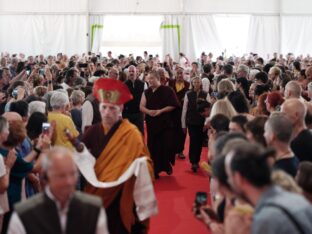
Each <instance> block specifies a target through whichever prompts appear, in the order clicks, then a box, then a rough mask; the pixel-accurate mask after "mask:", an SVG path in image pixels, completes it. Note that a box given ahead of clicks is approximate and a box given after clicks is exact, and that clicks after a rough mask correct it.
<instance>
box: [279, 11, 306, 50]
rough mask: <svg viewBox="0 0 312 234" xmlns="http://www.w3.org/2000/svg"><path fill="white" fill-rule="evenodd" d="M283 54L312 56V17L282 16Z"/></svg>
mask: <svg viewBox="0 0 312 234" xmlns="http://www.w3.org/2000/svg"><path fill="white" fill-rule="evenodd" d="M281 24H282V25H281V27H282V28H281V31H282V34H281V37H282V38H283V41H282V51H281V52H282V53H284V54H285V53H288V52H293V53H294V54H296V55H300V54H303V55H307V54H309V53H310V54H312V43H311V35H312V16H282V20H281Z"/></svg>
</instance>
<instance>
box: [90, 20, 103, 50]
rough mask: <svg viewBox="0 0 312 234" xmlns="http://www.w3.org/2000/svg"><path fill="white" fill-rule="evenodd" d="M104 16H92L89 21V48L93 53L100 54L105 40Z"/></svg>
mask: <svg viewBox="0 0 312 234" xmlns="http://www.w3.org/2000/svg"><path fill="white" fill-rule="evenodd" d="M103 27H104V16H102V15H91V16H90V21H89V43H90V45H89V48H91V51H92V52H93V53H98V52H99V51H100V48H101V42H102V39H103Z"/></svg>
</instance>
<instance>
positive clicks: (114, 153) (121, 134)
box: [85, 119, 153, 233]
mask: <svg viewBox="0 0 312 234" xmlns="http://www.w3.org/2000/svg"><path fill="white" fill-rule="evenodd" d="M142 156H147V157H149V160H148V162H149V164H148V167H149V172H150V175H151V176H152V177H153V165H152V161H151V159H150V153H149V151H148V149H147V147H146V145H145V144H144V140H143V136H142V134H141V133H140V132H139V130H138V129H137V128H136V127H135V126H134V125H132V124H130V123H129V121H128V120H126V119H125V120H122V122H121V124H120V126H119V127H118V129H117V130H116V132H115V133H114V134H113V136H112V137H111V139H110V140H109V142H108V144H107V145H106V147H105V148H104V150H103V151H102V153H101V155H100V156H99V157H98V159H97V160H96V163H95V166H94V170H95V173H96V175H97V178H98V180H99V181H102V182H111V181H115V180H117V179H118V178H119V177H120V176H121V175H122V174H123V173H124V172H125V171H126V170H127V169H128V167H129V166H130V165H131V163H132V162H133V161H134V160H135V159H136V158H138V157H142ZM134 183H135V178H134V177H132V178H131V179H130V180H128V181H127V182H125V183H124V184H122V185H120V186H117V187H114V188H110V189H99V188H95V187H92V186H91V185H89V184H88V185H87V186H86V188H85V191H86V192H87V193H90V194H94V195H97V196H100V197H101V198H102V199H103V204H104V207H105V208H107V207H109V205H110V204H111V203H112V202H113V201H114V199H115V198H116V196H117V195H118V194H119V192H121V198H120V215H121V219H122V221H123V224H124V225H125V227H126V228H127V230H128V231H129V233H130V230H131V226H132V225H133V224H134V222H135V216H134V213H133V207H134V202H133V189H134Z"/></svg>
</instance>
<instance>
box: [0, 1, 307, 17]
mask: <svg viewBox="0 0 312 234" xmlns="http://www.w3.org/2000/svg"><path fill="white" fill-rule="evenodd" d="M65 12H66V13H70V12H71V13H76V14H77V13H80V14H85V13H88V12H89V13H91V14H93V13H106V14H107V13H131V14H136V13H155V14H156V13H160V14H164V13H168V14H173V13H178V14H181V13H186V14H196V13H239V14H241V13H248V14H250V13H251V14H312V1H311V0H297V1H294V0H157V1H154V0H114V1H111V0H1V1H0V13H1V14H14V13H19V14H21V13H22V14H23V13H40V14H42V13H49V14H50V13H65Z"/></svg>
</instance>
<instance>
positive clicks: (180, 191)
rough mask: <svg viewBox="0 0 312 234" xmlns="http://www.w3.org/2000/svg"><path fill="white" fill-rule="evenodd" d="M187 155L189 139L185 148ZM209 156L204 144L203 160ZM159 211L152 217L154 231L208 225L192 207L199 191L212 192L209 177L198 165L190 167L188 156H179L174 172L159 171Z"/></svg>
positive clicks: (186, 232) (188, 233)
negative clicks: (167, 173) (196, 170)
mask: <svg viewBox="0 0 312 234" xmlns="http://www.w3.org/2000/svg"><path fill="white" fill-rule="evenodd" d="M184 154H185V155H188V139H187V141H186V147H185V151H184ZM206 159H207V148H203V151H202V156H201V160H206ZM155 191H156V197H157V201H158V208H159V213H158V215H157V216H155V217H152V219H151V229H150V233H151V234H201V233H209V231H208V229H207V228H206V227H205V226H204V225H203V224H202V223H200V222H199V221H198V220H196V219H195V217H194V216H193V213H192V211H191V209H192V204H193V202H194V199H195V194H196V192H197V191H205V192H207V193H208V192H209V181H208V177H207V176H206V175H205V173H204V172H202V171H201V169H199V171H198V172H197V173H193V172H192V171H191V164H190V163H189V160H188V157H187V158H186V159H184V160H180V159H177V160H176V165H175V166H174V167H173V174H172V175H171V176H167V175H166V173H161V174H160V179H158V180H156V182H155Z"/></svg>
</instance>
